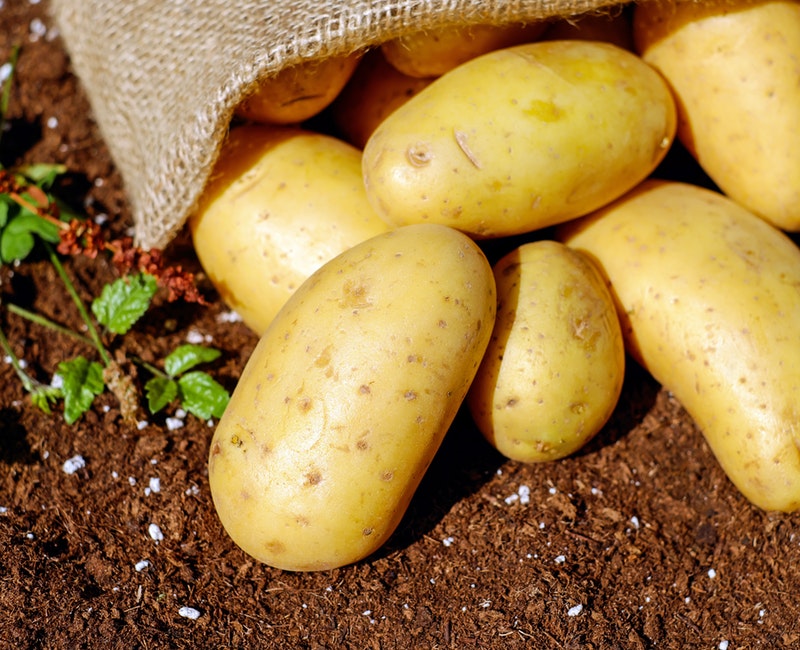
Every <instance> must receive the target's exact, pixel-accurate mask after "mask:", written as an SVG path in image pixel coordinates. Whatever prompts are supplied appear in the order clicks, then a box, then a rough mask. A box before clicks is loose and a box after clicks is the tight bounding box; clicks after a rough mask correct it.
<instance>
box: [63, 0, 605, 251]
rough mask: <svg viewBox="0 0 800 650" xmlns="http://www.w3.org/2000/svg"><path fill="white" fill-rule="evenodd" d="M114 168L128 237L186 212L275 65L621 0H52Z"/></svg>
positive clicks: (166, 234)
mask: <svg viewBox="0 0 800 650" xmlns="http://www.w3.org/2000/svg"><path fill="white" fill-rule="evenodd" d="M50 3H51V8H52V10H53V14H54V19H55V21H56V23H57V25H58V27H59V29H60V31H61V34H62V37H63V40H64V43H65V44H66V47H67V49H68V51H69V53H70V56H71V59H72V63H73V66H74V69H75V71H76V73H77V74H78V76H79V77H80V79H81V81H82V83H83V85H84V87H85V90H86V92H87V94H88V97H89V101H90V102H91V105H92V109H93V111H94V114H95V118H96V120H97V122H98V125H99V127H100V129H101V132H102V134H103V137H104V139H105V140H106V142H107V145H108V147H109V150H110V152H111V155H112V156H113V158H114V161H115V163H116V165H117V167H118V169H119V171H120V173H121V174H122V178H123V180H124V183H125V188H126V192H127V194H128V197H129V200H130V203H131V208H132V210H133V216H134V220H135V226H136V239H137V242H138V243H139V244H140V245H142V246H144V247H146V248H150V247H158V248H163V247H164V246H166V245H167V244H168V243H169V241H170V240H171V239H172V237H173V236H174V235H175V233H176V232H177V231H178V230H179V229H180V227H181V226H182V225H183V223H184V222H185V220H186V218H187V217H188V215H189V214H190V213H191V210H192V209H193V206H194V205H195V203H196V201H197V199H198V197H199V195H200V193H201V192H202V190H203V187H204V185H205V183H206V181H207V179H208V176H209V173H210V171H211V169H212V166H213V164H214V161H215V160H216V157H217V154H218V151H219V148H220V146H221V144H222V142H223V140H224V138H225V134H226V131H227V128H228V125H229V123H230V120H231V116H232V114H233V109H234V107H235V106H236V105H237V104H238V103H239V101H240V100H241V99H242V97H243V96H244V95H245V94H246V93H247V92H248V90H250V89H251V88H252V87H253V85H254V84H255V83H256V82H257V81H258V79H260V78H263V77H265V76H268V75H270V74H273V73H274V72H276V71H277V70H280V69H281V68H283V67H286V66H290V65H293V64H296V63H299V62H302V61H305V60H311V59H315V58H321V57H325V56H330V55H333V54H344V53H349V52H352V51H355V50H359V49H361V48H365V47H368V46H372V45H376V44H379V43H381V42H383V41H385V40H388V39H389V38H393V37H395V36H398V35H401V34H404V33H408V32H412V31H416V30H420V29H429V28H436V27H440V26H443V25H449V24H464V25H468V24H478V23H495V24H499V23H504V22H511V21H530V20H536V19H541V18H546V17H553V16H567V15H572V14H579V13H583V12H586V11H591V10H595V9H599V8H603V7H609V6H611V5H615V4H619V0H485V1H481V0H439V1H437V0H241V1H240V2H235V1H233V2H231V1H230V0H121V1H120V0H50Z"/></svg>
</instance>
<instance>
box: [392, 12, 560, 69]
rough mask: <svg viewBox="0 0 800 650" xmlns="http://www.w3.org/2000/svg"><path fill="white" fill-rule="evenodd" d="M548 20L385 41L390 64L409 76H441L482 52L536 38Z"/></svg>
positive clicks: (439, 31) (444, 30)
mask: <svg viewBox="0 0 800 650" xmlns="http://www.w3.org/2000/svg"><path fill="white" fill-rule="evenodd" d="M545 26H546V24H545V23H544V22H533V23H527V24H523V23H509V24H507V25H456V26H451V27H443V28H441V29H434V30H429V31H424V32H414V33H412V34H406V35H405V36H400V37H398V38H395V39H392V40H390V41H386V42H385V43H383V44H381V52H382V53H383V55H384V56H385V57H386V60H387V61H388V62H389V64H390V65H391V66H392V67H393V68H395V69H396V70H397V71H399V72H401V73H403V74H405V75H408V76H409V77H418V78H422V77H440V76H441V75H443V74H445V73H446V72H449V71H450V70H452V69H453V68H455V67H458V66H459V65H461V64H462V63H466V62H467V61H469V60H471V59H474V58H475V57H477V56H480V55H481V54H486V53H487V52H491V51H493V50H499V49H501V48H504V47H511V46H512V45H517V44H519V43H527V42H530V41H534V40H536V38H537V37H538V36H540V35H541V33H542V32H543V31H544V29H545Z"/></svg>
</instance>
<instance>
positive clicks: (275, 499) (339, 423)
mask: <svg viewBox="0 0 800 650" xmlns="http://www.w3.org/2000/svg"><path fill="white" fill-rule="evenodd" d="M496 301H497V297H496V293H495V285H494V278H493V276H492V271H491V267H490V266H489V262H488V261H487V260H486V258H485V256H484V255H483V253H482V252H481V250H480V249H479V248H478V247H477V245H476V244H475V243H474V242H473V241H472V240H470V239H469V238H467V237H466V236H464V235H463V234H461V233H459V232H457V231H455V230H453V229H451V228H447V227H444V226H438V225H435V224H422V225H414V226H409V227H407V228H401V229H398V230H396V231H392V232H389V233H386V234H383V235H378V236H377V237H374V238H372V239H369V240H367V241H366V242H362V243H361V244H358V245H357V246H354V247H353V248H351V249H350V250H348V251H346V252H345V253H342V254H341V255H340V256H338V257H336V258H335V259H333V260H331V261H330V262H328V263H327V264H325V265H324V266H323V267H322V268H320V269H319V270H318V271H317V272H316V273H314V274H313V275H312V276H311V277H310V278H309V279H308V280H307V281H306V282H305V283H304V284H303V285H302V286H301V287H300V288H299V289H298V290H297V292H296V293H295V294H294V295H293V296H292V297H291V298H290V299H289V301H288V302H287V303H286V305H285V307H284V308H283V309H282V310H281V312H280V313H279V314H278V316H277V317H276V318H275V320H274V321H273V322H272V325H270V327H269V328H268V329H267V331H266V332H265V333H264V335H263V336H262V337H261V340H260V341H259V343H258V345H257V347H256V349H255V351H254V352H253V354H252V356H251V358H250V359H249V360H248V362H247V365H246V366H245V369H244V372H243V373H242V376H241V378H240V380H239V383H238V385H237V386H236V388H235V390H234V392H233V395H232V397H231V401H230V403H229V406H228V408H227V409H226V411H225V414H224V415H223V417H222V418H221V420H220V422H219V424H218V426H217V429H216V431H215V432H214V437H213V440H212V442H211V450H210V454H209V483H210V486H211V494H212V497H213V499H214V505H215V506H216V509H217V513H218V514H219V517H220V519H221V521H222V524H223V526H224V527H225V529H226V530H227V531H228V533H229V534H230V536H231V538H232V539H233V540H234V541H235V542H236V543H237V544H238V545H239V546H240V547H241V548H242V549H244V551H246V552H247V553H249V554H250V555H252V556H253V557H255V558H256V559H258V560H260V561H262V562H265V563H267V564H269V565H271V566H274V567H278V568H281V569H287V570H294V571H311V570H320V569H330V568H333V567H338V566H342V565H345V564H349V563H352V562H356V561H358V560H360V559H362V558H364V557H366V556H367V555H370V554H371V553H372V552H374V551H375V550H377V549H378V548H379V547H380V546H381V545H382V544H383V543H384V542H385V541H386V540H387V538H388V537H389V536H390V535H391V533H392V532H393V531H394V529H395V528H396V526H397V525H398V523H399V522H400V519H401V517H402V516H403V513H404V512H405V510H406V508H407V506H408V503H409V501H410V499H411V497H412V495H413V493H414V491H415V489H416V488H417V486H418V484H419V482H420V479H421V478H422V476H423V474H424V472H425V470H426V469H427V467H428V465H429V464H430V462H431V460H432V458H433V456H434V454H435V452H436V450H437V449H438V447H439V445H440V443H441V441H442V438H443V436H444V435H445V432H446V431H447V429H448V427H449V426H450V424H451V422H452V420H453V418H454V416H455V414H456V412H457V410H458V409H459V407H460V405H461V403H462V402H463V400H464V397H465V395H466V393H467V389H468V388H469V384H470V382H471V381H472V378H473V377H474V375H475V372H476V370H477V368H478V365H479V364H480V360H481V357H482V355H483V353H484V351H485V349H486V345H487V343H488V341H489V337H490V335H491V331H492V326H493V324H494V318H495V310H496Z"/></svg>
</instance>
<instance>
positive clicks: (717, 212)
mask: <svg viewBox="0 0 800 650" xmlns="http://www.w3.org/2000/svg"><path fill="white" fill-rule="evenodd" d="M559 237H563V241H565V242H566V243H567V244H568V245H569V246H571V247H574V248H576V249H578V250H581V251H583V252H585V253H586V254H588V255H590V256H592V257H593V258H594V259H595V260H596V261H597V262H598V263H599V265H600V266H601V267H602V269H603V270H604V271H605V273H606V274H607V276H608V279H609V280H610V283H611V289H612V292H613V293H614V296H615V299H616V300H617V301H618V307H619V311H620V316H621V320H622V324H623V335H624V336H625V337H626V344H627V345H628V347H629V350H630V352H631V353H632V354H633V356H634V357H635V358H637V359H638V360H639V361H640V362H641V363H642V364H643V365H644V367H645V368H647V370H649V371H650V373H652V375H653V376H654V377H655V378H656V379H657V380H658V381H659V382H660V383H661V384H662V385H663V386H664V387H666V388H667V389H668V390H670V391H672V392H673V393H674V395H675V396H676V397H677V399H678V400H679V401H680V402H681V403H682V404H683V406H684V407H685V408H686V410H687V411H688V412H689V414H690V415H691V416H692V417H693V418H694V420H695V422H696V423H697V425H698V427H699V428H700V430H701V431H702V432H703V434H704V435H705V438H706V440H707V441H708V444H709V446H710V448H711V449H712V451H713V452H714V454H715V455H716V457H717V459H718V460H719V462H720V464H721V466H722V467H723V469H724V470H725V472H726V473H727V475H728V476H729V477H730V479H731V480H732V481H733V483H734V484H735V485H736V486H737V487H738V488H739V490H740V491H741V492H742V493H743V494H744V495H745V496H746V497H747V498H748V499H749V500H750V501H751V502H752V503H754V504H755V505H757V506H759V507H760V508H763V509H765V510H781V511H786V512H790V511H794V510H797V509H798V508H800V249H798V248H797V246H796V245H795V244H794V243H793V242H792V241H791V240H790V239H789V238H788V237H787V236H786V235H785V234H784V233H782V232H781V231H780V230H778V229H776V228H774V227H773V226H771V225H770V224H769V223H767V222H766V221H764V220H763V219H760V218H759V217H757V216H756V215H754V214H753V213H751V212H749V211H748V210H746V209H745V208H743V207H741V206H740V205H739V204H737V203H735V202H734V201H732V200H731V199H729V198H727V197H725V196H724V195H722V194H720V193H718V192H714V191H711V190H707V189H702V188H699V187H696V186H692V185H686V184H682V183H674V182H666V181H646V182H645V183H644V184H642V185H641V186H640V187H639V188H637V189H635V190H633V191H632V192H630V193H629V194H627V195H626V196H625V197H623V198H621V199H619V200H618V201H617V202H615V203H613V204H612V205H610V206H608V207H607V208H605V209H603V210H600V211H598V212H597V213H595V214H594V215H591V216H589V217H586V218H585V219H581V220H578V221H577V222H575V223H572V224H567V225H566V226H564V227H563V232H562V233H561V234H560V235H559Z"/></svg>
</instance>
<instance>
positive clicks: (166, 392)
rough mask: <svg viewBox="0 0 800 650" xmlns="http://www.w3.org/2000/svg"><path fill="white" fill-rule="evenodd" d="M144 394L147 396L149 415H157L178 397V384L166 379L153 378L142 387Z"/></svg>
mask: <svg viewBox="0 0 800 650" xmlns="http://www.w3.org/2000/svg"><path fill="white" fill-rule="evenodd" d="M144 392H145V395H147V408H149V409H150V412H151V413H158V412H159V411H160V410H161V409H163V408H164V407H165V406H166V405H167V404H169V403H170V402H171V401H172V400H174V399H175V398H177V397H178V383H177V382H176V381H175V380H173V379H169V378H167V377H153V378H152V379H150V380H148V382H147V383H146V384H145V385H144Z"/></svg>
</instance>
